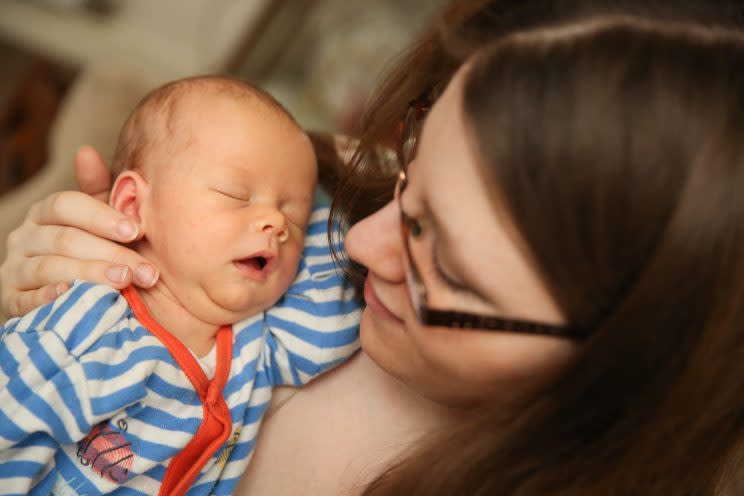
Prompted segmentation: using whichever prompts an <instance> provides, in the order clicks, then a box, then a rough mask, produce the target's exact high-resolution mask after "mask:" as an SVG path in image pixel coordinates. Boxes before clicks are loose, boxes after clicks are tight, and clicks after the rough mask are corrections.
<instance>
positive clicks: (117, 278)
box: [106, 266, 129, 284]
mask: <svg viewBox="0 0 744 496" xmlns="http://www.w3.org/2000/svg"><path fill="white" fill-rule="evenodd" d="M127 274H129V267H126V266H125V267H122V266H116V267H109V268H108V269H106V277H107V278H108V280H109V281H111V282H113V283H115V284H121V283H123V282H124V280H125V279H126V277H127Z"/></svg>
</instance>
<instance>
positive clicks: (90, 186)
mask: <svg viewBox="0 0 744 496" xmlns="http://www.w3.org/2000/svg"><path fill="white" fill-rule="evenodd" d="M75 176H76V177H77V182H78V186H79V187H80V191H82V192H83V193H85V194H87V195H90V196H92V197H94V198H95V199H97V200H99V201H102V202H104V203H106V202H107V201H108V195H109V191H110V190H111V173H110V172H109V170H108V168H107V167H106V164H105V162H104V161H103V158H102V157H101V155H100V154H99V153H98V151H96V149H95V148H93V147H92V146H81V147H80V148H78V150H77V153H76V154H75Z"/></svg>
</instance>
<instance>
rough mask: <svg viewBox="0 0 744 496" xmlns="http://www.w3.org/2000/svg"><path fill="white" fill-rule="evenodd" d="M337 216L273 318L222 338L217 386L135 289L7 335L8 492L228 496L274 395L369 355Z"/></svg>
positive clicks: (2, 482) (3, 451)
mask: <svg viewBox="0 0 744 496" xmlns="http://www.w3.org/2000/svg"><path fill="white" fill-rule="evenodd" d="M327 218H328V209H327V208H320V209H318V208H316V209H315V210H314V212H313V215H312V217H311V223H310V227H309V228H308V232H307V237H306V241H305V251H304V252H303V256H302V259H301V261H300V266H299V269H298V275H297V278H296V279H295V281H294V283H293V284H292V286H291V287H290V288H289V290H288V291H287V293H286V294H285V295H284V296H283V297H282V299H281V300H280V301H279V302H277V303H276V305H274V306H273V307H271V308H270V309H268V310H266V311H264V312H262V313H260V314H258V315H255V316H253V317H250V318H248V319H245V320H243V321H242V322H239V323H236V324H233V325H232V326H225V327H223V328H221V329H219V331H218V332H217V335H216V358H217V361H216V368H215V372H214V377H213V378H212V379H209V378H207V376H206V375H205V373H204V371H203V370H202V368H201V366H200V365H199V363H198V362H197V361H196V359H195V357H194V356H193V355H192V354H191V352H190V351H189V350H188V349H187V348H186V347H185V346H184V345H183V344H181V343H180V342H179V341H178V340H177V339H176V338H174V337H173V335H172V334H170V333H169V332H168V331H167V330H165V329H163V328H162V327H161V326H160V325H158V323H157V322H155V321H154V319H153V318H152V317H151V316H150V314H149V313H148V311H147V309H146V307H145V306H144V304H143V303H142V301H141V300H140V298H139V295H138V293H137V292H136V290H134V289H133V288H132V287H130V288H127V289H125V290H123V291H122V292H121V293H120V292H118V291H117V290H115V289H112V288H110V287H108V286H104V285H97V284H92V283H87V282H80V281H76V282H75V283H74V284H73V285H72V288H71V289H70V290H69V291H68V292H66V293H65V294H63V295H62V296H60V297H59V298H57V299H56V300H55V301H54V302H52V303H50V304H47V305H45V306H43V307H40V308H38V309H36V310H34V311H33V312H31V313H29V314H27V315H25V316H24V317H21V318H17V319H12V320H10V321H8V322H7V323H6V324H5V326H3V327H2V329H1V330H0V339H2V341H1V343H0V493H1V494H29V493H30V494H57V495H91V494H101V493H111V492H114V493H116V494H123V495H124V494H126V495H129V494H132V495H154V494H188V495H200V494H220V495H221V494H231V493H232V492H233V489H234V487H235V484H236V483H237V481H238V479H239V478H240V476H241V474H242V473H243V471H244V470H245V467H246V465H247V464H248V461H249V458H250V455H251V453H252V451H253V447H254V444H255V440H256V436H257V432H258V428H259V424H260V422H261V417H262V415H263V413H264V411H265V410H266V408H267V406H268V405H269V402H270V399H271V388H272V387H273V386H276V385H301V384H305V383H306V382H308V381H309V380H310V379H312V378H313V377H315V376H317V375H318V374H320V373H322V372H324V371H325V370H327V369H329V368H330V367H333V366H335V365H337V364H339V363H341V362H343V361H344V360H346V359H347V358H348V357H349V356H350V355H351V354H353V353H354V351H355V350H356V349H357V348H358V325H359V305H358V303H357V302H356V301H355V298H354V292H353V289H352V288H351V287H350V286H349V285H348V284H347V283H346V282H345V280H344V278H343V277H342V275H341V274H340V273H338V272H337V271H336V269H335V267H334V266H333V262H332V260H331V258H330V253H329V247H328V243H327V241H326V221H327Z"/></svg>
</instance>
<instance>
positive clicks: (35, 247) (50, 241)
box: [23, 226, 147, 267]
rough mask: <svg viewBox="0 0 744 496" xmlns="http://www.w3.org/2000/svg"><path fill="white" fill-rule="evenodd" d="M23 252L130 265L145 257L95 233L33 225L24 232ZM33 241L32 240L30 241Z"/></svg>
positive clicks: (30, 254)
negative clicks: (26, 238)
mask: <svg viewBox="0 0 744 496" xmlns="http://www.w3.org/2000/svg"><path fill="white" fill-rule="evenodd" d="M25 236H26V237H28V240H29V242H28V243H25V244H26V245H27V246H24V250H23V255H25V256H26V257H36V256H43V255H58V256H63V257H69V258H77V259H80V260H103V261H106V262H109V263H111V264H119V265H127V266H129V267H134V266H136V265H138V264H141V263H146V262H147V260H146V259H145V258H144V257H143V256H142V255H140V254H139V253H137V252H136V251H134V250H132V249H130V248H127V247H126V246H125V245H121V244H119V243H116V242H114V241H109V240H108V239H104V238H100V237H98V236H96V235H95V234H90V233H89V232H86V231H83V230H81V229H78V228H75V227H69V226H35V227H34V228H33V229H29V230H28V232H27V233H26V234H25ZM31 240H33V243H31V242H30V241H31Z"/></svg>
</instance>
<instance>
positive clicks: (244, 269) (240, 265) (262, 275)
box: [233, 260, 269, 282]
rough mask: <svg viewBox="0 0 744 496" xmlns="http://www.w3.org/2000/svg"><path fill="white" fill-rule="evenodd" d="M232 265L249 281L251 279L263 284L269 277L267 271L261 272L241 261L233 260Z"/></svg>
mask: <svg viewBox="0 0 744 496" xmlns="http://www.w3.org/2000/svg"><path fill="white" fill-rule="evenodd" d="M233 265H234V266H235V268H237V269H238V271H239V272H240V273H241V274H243V275H244V276H246V277H248V278H249V279H253V280H254V281H259V282H263V281H265V280H266V278H267V277H268V276H269V271H268V270H266V268H264V269H263V270H262V269H259V268H258V267H255V266H254V265H251V264H250V263H246V262H244V261H241V260H235V261H234V262H233Z"/></svg>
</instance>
